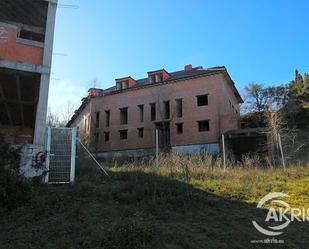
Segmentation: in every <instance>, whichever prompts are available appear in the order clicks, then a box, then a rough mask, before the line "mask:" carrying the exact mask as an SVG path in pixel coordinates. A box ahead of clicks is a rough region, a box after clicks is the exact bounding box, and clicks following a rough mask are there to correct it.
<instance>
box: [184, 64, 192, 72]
mask: <svg viewBox="0 0 309 249" xmlns="http://www.w3.org/2000/svg"><path fill="white" fill-rule="evenodd" d="M184 69H185V71H186V72H188V71H191V70H192V65H191V64H189V65H185V68H184Z"/></svg>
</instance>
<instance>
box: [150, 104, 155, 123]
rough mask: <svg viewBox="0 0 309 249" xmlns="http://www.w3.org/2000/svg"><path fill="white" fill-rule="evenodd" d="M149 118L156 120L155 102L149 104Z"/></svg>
mask: <svg viewBox="0 0 309 249" xmlns="http://www.w3.org/2000/svg"><path fill="white" fill-rule="evenodd" d="M150 119H151V121H155V120H156V103H151V104H150Z"/></svg>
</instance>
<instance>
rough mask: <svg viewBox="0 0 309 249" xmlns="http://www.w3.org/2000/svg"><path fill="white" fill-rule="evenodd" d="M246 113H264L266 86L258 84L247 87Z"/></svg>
mask: <svg viewBox="0 0 309 249" xmlns="http://www.w3.org/2000/svg"><path fill="white" fill-rule="evenodd" d="M245 100H246V103H245V108H246V112H262V111H263V110H264V108H265V105H266V95H265V90H264V86H263V85H262V84H258V83H254V82H252V83H250V84H249V85H248V86H246V87H245Z"/></svg>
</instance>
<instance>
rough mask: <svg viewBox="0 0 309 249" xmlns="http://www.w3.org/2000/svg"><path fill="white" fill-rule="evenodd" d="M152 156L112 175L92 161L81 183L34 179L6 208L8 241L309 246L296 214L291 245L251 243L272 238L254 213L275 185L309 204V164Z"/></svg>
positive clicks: (3, 237)
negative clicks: (222, 164) (23, 196)
mask: <svg viewBox="0 0 309 249" xmlns="http://www.w3.org/2000/svg"><path fill="white" fill-rule="evenodd" d="M151 164H152V162H149V161H148V162H140V163H138V164H136V163H131V164H126V165H121V166H119V165H114V164H113V165H110V167H109V172H110V175H111V177H110V178H107V177H105V176H101V175H100V173H99V172H95V173H94V171H95V170H94V166H89V167H92V170H90V169H87V168H83V169H82V170H80V172H79V177H78V179H77V181H76V183H75V184H74V185H59V186H44V185H36V186H33V187H32V197H31V198H30V200H29V201H27V202H26V203H25V204H22V205H21V206H20V207H18V208H16V209H14V210H11V211H7V210H4V209H1V218H0V248H1V249H2V248H3V249H9V248H14V249H15V248H16V249H18V248H21V249H24V248H40V249H41V248H57V249H65V248H72V249H73V248H74V249H75V248H108V249H110V248H111V249H114V248H115V249H123V248H127V249H135V248H136V249H140V248H162V249H163V248H171V249H172V248H175V249H176V248H186V249H187V248H196V249H200V248H309V232H308V231H309V221H308V222H291V224H290V225H289V226H288V227H287V228H286V229H285V230H284V234H283V235H280V236H278V237H276V238H277V239H281V240H284V244H283V245H263V244H252V243H250V241H251V240H260V239H265V238H267V236H266V235H262V234H261V233H259V232H258V231H257V230H255V228H254V227H253V226H252V220H256V221H257V222H260V223H263V221H264V219H265V216H266V211H265V210H262V209H257V208H256V203H257V202H258V201H259V200H260V198H261V197H263V196H264V195H266V194H268V193H269V192H278V191H280V192H285V193H287V194H289V197H288V198H285V199H284V200H285V201H286V202H288V203H289V204H290V205H291V206H292V207H304V208H309V192H308V187H309V168H307V167H298V168H288V169H287V170H285V171H284V170H282V169H255V168H247V169H244V168H239V167H236V168H228V169H227V170H226V171H224V170H223V169H220V168H214V167H202V166H200V165H202V163H201V164H199V163H198V162H195V163H194V164H195V166H194V165H190V166H188V165H186V163H184V161H183V160H181V161H177V160H176V161H175V160H174V162H173V165H170V166H169V165H167V163H164V164H162V165H161V167H160V169H158V170H157V169H154V168H153V167H151ZM184 165H185V166H184Z"/></svg>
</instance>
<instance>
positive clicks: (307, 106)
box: [302, 73, 309, 108]
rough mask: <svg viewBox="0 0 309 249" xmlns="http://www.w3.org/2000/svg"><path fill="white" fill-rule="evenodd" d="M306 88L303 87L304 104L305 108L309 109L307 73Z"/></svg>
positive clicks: (306, 78) (307, 77)
mask: <svg viewBox="0 0 309 249" xmlns="http://www.w3.org/2000/svg"><path fill="white" fill-rule="evenodd" d="M303 85H304V87H303V94H302V102H303V107H305V108H309V74H308V73H305V75H304V84H303Z"/></svg>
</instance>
